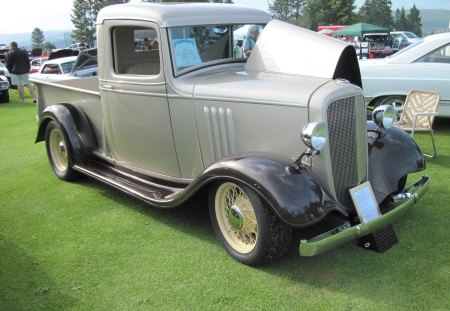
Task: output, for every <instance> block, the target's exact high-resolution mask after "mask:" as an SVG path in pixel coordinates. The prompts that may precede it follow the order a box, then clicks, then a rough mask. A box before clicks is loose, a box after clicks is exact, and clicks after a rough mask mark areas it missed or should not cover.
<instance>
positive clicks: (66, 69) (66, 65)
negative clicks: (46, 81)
mask: <svg viewBox="0 0 450 311" xmlns="http://www.w3.org/2000/svg"><path fill="white" fill-rule="evenodd" d="M73 64H75V61H72V62H67V63H62V64H61V69H62V71H63V73H70V72H71V71H72V67H73Z"/></svg>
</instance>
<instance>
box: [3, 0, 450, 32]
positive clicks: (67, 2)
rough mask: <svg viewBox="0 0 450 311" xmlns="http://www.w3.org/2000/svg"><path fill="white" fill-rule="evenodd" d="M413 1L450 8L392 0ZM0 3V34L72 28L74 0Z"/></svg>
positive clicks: (251, 2)
mask: <svg viewBox="0 0 450 311" xmlns="http://www.w3.org/2000/svg"><path fill="white" fill-rule="evenodd" d="M234 3H237V4H242V5H247V6H251V7H254V8H259V9H262V10H265V11H268V4H267V0H234ZM363 3H364V0H355V5H356V6H360V5H361V4H363ZM414 3H415V4H416V7H417V8H418V9H419V10H420V9H446V10H450V1H448V0H446V1H444V0H392V8H393V9H394V10H395V9H397V8H401V7H402V6H403V7H404V8H405V9H410V8H411V7H412V6H413V4H414ZM0 4H1V8H2V13H1V14H0V20H1V25H2V27H0V34H15V33H31V32H32V31H33V29H34V28H36V27H38V28H40V29H41V30H42V31H44V32H45V31H49V30H68V29H72V28H73V25H72V22H71V20H70V14H71V12H72V8H73V0H39V1H37V2H36V1H35V0H1V1H0Z"/></svg>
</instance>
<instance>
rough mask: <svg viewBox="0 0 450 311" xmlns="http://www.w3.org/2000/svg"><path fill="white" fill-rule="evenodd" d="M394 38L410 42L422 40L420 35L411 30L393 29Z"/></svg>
mask: <svg viewBox="0 0 450 311" xmlns="http://www.w3.org/2000/svg"><path fill="white" fill-rule="evenodd" d="M390 35H391V38H392V40H395V39H396V38H400V39H401V41H402V42H408V43H409V44H411V43H414V42H417V41H419V40H422V38H420V37H419V36H417V35H416V34H415V33H413V32H411V31H391V32H390Z"/></svg>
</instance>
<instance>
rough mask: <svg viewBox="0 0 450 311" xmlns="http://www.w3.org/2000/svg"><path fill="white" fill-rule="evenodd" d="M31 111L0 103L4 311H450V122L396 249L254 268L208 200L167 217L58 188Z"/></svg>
mask: <svg viewBox="0 0 450 311" xmlns="http://www.w3.org/2000/svg"><path fill="white" fill-rule="evenodd" d="M35 111H36V108H35V107H34V105H33V104H32V103H31V99H30V98H28V100H26V102H25V104H24V105H20V104H19V103H18V99H17V98H15V97H13V98H12V101H11V103H9V104H0V310H8V311H9V310H449V309H450V299H448V296H449V293H450V234H449V233H450V187H449V179H450V143H449V142H450V126H448V123H450V120H449V121H446V120H439V124H438V129H437V131H436V136H437V137H436V139H437V146H438V153H439V155H438V157H437V158H436V159H430V160H427V166H428V169H427V174H429V175H430V176H431V178H432V180H431V185H430V190H429V192H428V193H427V195H426V196H425V198H424V199H423V200H422V201H420V202H419V204H418V205H416V207H415V208H414V209H413V210H412V211H411V212H410V213H408V214H407V215H406V217H405V218H404V219H402V220H401V221H400V222H398V223H396V225H395V230H396V232H397V236H398V238H399V240H400V243H399V244H397V245H396V246H394V247H393V248H392V249H390V250H389V251H387V252H386V253H383V254H379V253H374V252H370V251H366V250H363V249H361V248H358V247H356V246H355V245H354V243H349V244H347V245H345V246H343V247H340V248H338V249H335V250H333V251H330V252H328V253H325V254H323V255H320V256H317V257H312V258H302V257H299V256H298V254H297V250H296V249H295V248H292V250H291V251H290V252H289V253H288V254H287V255H286V256H284V257H283V258H281V260H278V261H277V262H275V263H274V264H272V265H270V266H266V267H262V268H251V267H247V266H245V265H242V264H240V263H238V262H237V261H235V260H233V259H232V258H231V257H230V256H228V255H227V253H226V252H225V251H224V250H223V249H222V247H221V246H220V244H219V242H218V241H217V240H216V238H215V236H214V233H213V231H212V228H211V225H210V222H209V217H208V213H207V209H206V200H205V196H200V197H199V198H197V199H196V200H193V201H190V202H188V203H186V204H185V205H183V206H181V207H180V208H178V209H175V210H159V209H155V208H152V207H150V206H148V205H146V204H144V203H142V202H141V201H138V200H136V199H133V198H131V197H128V196H126V195H124V194H122V193H120V192H118V191H117V190H114V189H112V188H109V187H108V186H104V185H102V184H100V183H99V182H96V181H94V180H91V179H88V178H85V179H82V180H81V181H79V182H76V183H67V182H62V181H60V180H58V179H57V178H56V177H55V176H54V175H53V173H52V171H51V169H50V166H49V164H48V161H47V156H46V152H45V145H44V143H39V144H34V139H35V135H36V129H37V124H36V121H35ZM416 138H417V140H418V142H419V144H420V145H421V146H423V147H424V148H425V150H430V149H429V148H431V143H430V142H429V138H428V136H427V135H425V134H418V135H417V136H416ZM392 161H396V159H392Z"/></svg>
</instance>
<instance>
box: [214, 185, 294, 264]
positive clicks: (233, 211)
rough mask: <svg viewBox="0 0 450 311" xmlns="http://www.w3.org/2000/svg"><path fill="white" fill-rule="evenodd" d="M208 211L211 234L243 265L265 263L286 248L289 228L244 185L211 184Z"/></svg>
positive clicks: (289, 239)
mask: <svg viewBox="0 0 450 311" xmlns="http://www.w3.org/2000/svg"><path fill="white" fill-rule="evenodd" d="M209 210H210V217H211V222H212V224H213V228H214V231H215V233H216V235H217V237H218V238H219V240H220V241H221V243H222V244H223V246H224V248H225V250H226V251H227V252H228V253H229V254H230V255H231V256H232V257H233V258H235V259H236V260H238V261H240V262H241V263H243V264H246V265H250V266H258V265H262V264H265V263H269V262H271V261H273V260H274V259H276V258H278V257H279V256H281V255H282V254H284V253H285V251H286V250H287V248H288V245H289V243H290V241H291V233H292V230H291V228H290V227H289V226H288V225H286V224H285V223H283V222H281V221H280V220H279V218H278V217H277V216H276V215H275V214H274V212H273V211H272V209H271V208H270V207H268V206H267V204H265V203H264V202H263V200H262V198H261V197H260V195H259V194H258V193H256V192H255V191H254V190H253V189H251V188H250V187H248V186H246V185H244V184H241V183H234V182H223V183H217V184H215V185H214V186H213V187H212V188H211V189H210V196H209Z"/></svg>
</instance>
